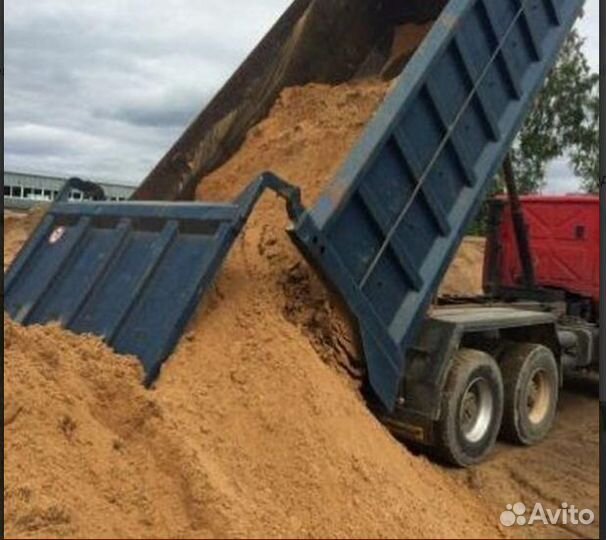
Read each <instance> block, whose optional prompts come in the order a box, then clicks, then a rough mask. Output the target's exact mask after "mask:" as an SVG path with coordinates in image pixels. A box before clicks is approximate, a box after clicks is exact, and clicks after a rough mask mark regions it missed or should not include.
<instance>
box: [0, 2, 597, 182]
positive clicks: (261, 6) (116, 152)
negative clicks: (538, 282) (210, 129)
mask: <svg viewBox="0 0 606 540" xmlns="http://www.w3.org/2000/svg"><path fill="white" fill-rule="evenodd" d="M289 4H290V0H259V1H256V2H252V1H249V0H231V1H229V2H226V1H225V0H85V1H76V0H20V1H11V2H5V3H4V47H5V49H4V70H5V71H4V76H5V80H4V163H5V168H6V169H13V170H23V171H39V172H46V173H54V174H58V175H61V176H68V175H80V176H89V177H93V178H99V179H107V180H116V181H122V182H127V183H134V184H136V183H139V182H140V181H141V180H142V179H143V178H144V177H145V175H146V174H147V173H148V172H149V170H150V169H151V168H152V167H153V166H154V165H155V163H156V162H157V161H158V160H159V159H160V158H161V157H162V155H164V153H165V152H166V150H167V149H168V148H169V147H170V146H171V144H172V143H173V142H174V141H175V140H176V138H177V137H178V136H179V134H180V133H181V132H182V131H183V130H184V128H185V127H186V126H187V124H188V123H189V122H190V121H191V120H192V119H193V117H195V116H196V114H197V113H198V112H199V111H200V110H201V108H202V107H203V105H204V104H205V103H206V102H207V101H208V100H209V99H210V98H211V97H212V96H213V95H214V93H215V92H216V91H217V90H218V89H219V88H220V87H221V85H222V84H223V83H224V82H225V80H226V79H227V78H228V77H229V75H230V74H231V73H232V72H233V71H234V69H235V68H236V67H237V66H238V65H239V64H240V62H241V61H242V60H243V59H244V57H245V56H246V54H248V53H249V52H250V50H251V49H252V48H253V47H254V45H255V44H256V43H257V42H258V41H259V39H260V38H261V37H262V36H263V35H264V34H265V32H266V31H267V30H268V29H269V28H270V26H271V25H272V24H273V22H274V21H275V20H276V18H277V17H278V16H279V15H280V14H281V13H282V12H283V11H284V9H285V8H286V7H287V6H288V5H289ZM598 10H599V0H586V16H585V18H584V19H583V20H582V21H580V23H579V28H580V31H581V33H582V35H583V36H585V37H586V38H587V42H586V51H587V56H588V58H589V61H590V63H591V65H592V67H593V69H594V70H596V71H597V70H598V60H599V56H598V48H599V43H598V40H599V29H598V13H599V11H598ZM574 189H576V182H575V181H574V180H573V179H571V173H570V170H569V168H568V166H567V164H566V162H565V161H564V162H557V163H554V164H553V166H552V167H550V183H549V188H548V191H552V192H553V191H555V192H566V191H573V190H574Z"/></svg>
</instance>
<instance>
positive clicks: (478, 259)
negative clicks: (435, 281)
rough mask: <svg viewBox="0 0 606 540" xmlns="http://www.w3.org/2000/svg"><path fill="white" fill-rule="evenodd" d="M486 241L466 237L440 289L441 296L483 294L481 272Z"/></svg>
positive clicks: (479, 238)
mask: <svg viewBox="0 0 606 540" xmlns="http://www.w3.org/2000/svg"><path fill="white" fill-rule="evenodd" d="M485 247H486V239H485V238H481V237H475V236H467V237H465V239H464V240H463V243H462V244H461V247H460V248H459V251H458V252H457V255H456V257H455V259H454V261H453V262H452V264H451V265H450V268H449V269H448V272H447V273H446V277H445V278H444V281H443V282H442V285H441V287H440V294H441V295H443V296H477V295H481V294H482V293H483V289H482V270H483V268H484V250H485Z"/></svg>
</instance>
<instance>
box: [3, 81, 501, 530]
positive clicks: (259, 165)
mask: <svg viewBox="0 0 606 540" xmlns="http://www.w3.org/2000/svg"><path fill="white" fill-rule="evenodd" d="M386 89H387V86H385V83H378V82H364V83H357V84H353V85H349V86H341V87H335V88H331V87H326V86H320V85H310V86H308V87H305V88H296V89H288V90H286V91H285V92H284V93H283V95H282V97H281V98H280V100H279V101H278V103H277V104H276V106H275V107H274V110H273V111H272V114H271V116H270V118H268V119H267V120H266V121H264V122H262V123H261V124H260V125H259V126H257V128H255V129H253V130H252V132H251V133H250V134H249V137H248V139H247V141H246V143H245V145H244V147H243V148H242V150H241V151H240V152H239V154H238V155H237V156H236V157H235V158H234V159H232V160H231V161H230V162H228V163H227V164H226V165H225V166H224V167H222V168H221V169H219V170H218V171H216V172H215V173H213V174H212V175H211V176H210V177H208V178H206V179H205V180H204V182H203V183H202V185H201V187H200V189H199V196H201V197H204V198H205V199H222V200H226V199H229V198H231V196H233V195H234V194H235V193H237V192H238V191H239V190H240V189H241V188H242V187H244V186H245V185H246V184H247V183H248V182H249V181H250V180H251V179H252V178H253V177H254V176H255V174H257V173H259V172H261V171H263V170H265V169H267V168H271V169H272V170H273V171H274V172H276V173H278V174H281V175H283V176H284V177H285V178H286V179H287V180H289V181H292V182H296V183H298V184H299V185H302V186H304V188H305V189H304V195H305V197H306V199H307V201H308V202H309V201H310V200H313V198H315V197H316V196H317V194H318V193H319V191H320V190H321V189H322V187H323V186H324V185H325V183H326V181H327V180H328V179H329V178H330V177H331V176H332V174H334V172H335V171H336V168H337V167H338V165H339V162H340V161H341V159H342V157H343V155H344V152H345V151H346V150H348V149H349V148H350V146H351V145H352V144H353V142H354V141H355V139H356V138H357V137H358V136H359V134H360V132H361V130H362V128H363V126H364V125H365V123H366V121H367V119H368V118H369V117H370V116H371V115H372V114H373V111H374V110H375V109H376V106H377V105H378V104H379V103H380V101H381V99H382V98H383V95H384V93H385V91H386ZM6 225H7V224H6V221H5V227H6ZM286 225H287V218H286V214H285V212H284V209H283V207H282V202H281V201H279V200H278V199H277V198H276V197H275V196H273V195H268V196H266V197H265V198H264V199H263V200H262V201H261V203H260V204H259V206H258V207H257V209H256V211H255V212H254V213H253V215H252V216H251V219H250V221H249V223H248V225H247V227H246V228H245V230H244V232H243V234H242V235H241V236H240V238H239V239H238V240H237V242H236V244H235V246H234V248H233V250H232V252H231V254H230V256H229V257H228V260H227V262H226V264H225V267H224V269H223V271H222V272H221V274H220V277H219V279H218V281H217V284H216V286H215V288H214V290H213V291H212V292H211V294H210V295H209V297H208V298H207V300H206V301H205V303H204V304H205V305H204V306H203V307H202V308H201V309H200V310H199V313H198V314H197V316H196V317H195V318H194V320H193V321H192V323H191V325H190V328H189V330H188V333H187V334H186V336H185V337H184V338H183V339H182V340H181V343H180V345H179V346H178V349H177V351H176V352H175V353H174V354H173V356H172V357H171V358H170V359H169V361H168V362H167V364H166V365H165V367H164V369H163V373H162V376H161V378H160V380H159V382H158V384H157V386H156V388H155V389H154V390H152V391H149V392H147V391H144V390H143V389H142V388H141V387H140V386H139V384H138V381H139V377H140V373H139V372H138V367H137V366H136V364H135V363H134V362H133V361H132V359H127V358H122V357H119V356H117V355H114V354H112V353H111V352H110V351H109V350H108V349H107V348H105V347H104V346H103V345H102V344H101V343H100V342H99V341H98V340H96V339H94V338H91V337H76V336H73V335H70V334H69V333H68V332H65V331H62V330H60V329H58V328H54V327H47V328H39V327H33V328H27V329H24V328H21V327H17V326H15V325H14V324H13V323H11V322H10V321H7V320H6V317H5V322H4V328H5V330H4V331H5V361H4V370H5V378H4V389H5V394H6V395H7V396H8V399H6V400H5V409H4V418H5V427H4V430H5V438H6V440H7V444H6V446H5V450H4V452H5V454H4V456H5V492H4V493H5V504H4V517H5V534H7V535H9V536H38V537H45V536H49V535H50V536H84V537H87V536H93V535H94V536H99V535H103V536H118V537H123V536H129V537H150V536H153V537H161V536H184V537H187V536H188V537H201V536H208V537H212V536H221V537H223V536H238V537H264V536H270V537H278V536H280V537H411V536H412V537H494V536H496V535H499V531H498V529H497V528H496V527H495V525H494V524H495V522H496V520H495V517H494V515H489V514H487V513H486V510H485V509H484V508H483V507H482V506H481V505H480V504H479V503H478V502H477V501H476V499H475V498H474V496H473V495H472V494H471V492H469V491H468V490H467V489H466V488H461V486H460V484H458V483H456V481H455V480H453V479H450V478H448V477H447V476H446V475H444V474H443V472H442V471H441V470H440V469H439V468H438V467H436V466H434V465H432V464H431V463H429V462H428V461H427V460H426V459H425V458H420V457H414V456H413V455H411V454H410V453H409V452H407V451H406V449H405V448H404V447H403V446H402V445H401V444H399V443H398V442H397V441H395V440H394V439H393V438H392V437H391V435H390V434H389V433H388V432H387V430H386V429H385V428H384V427H383V426H382V425H381V424H380V423H379V422H377V421H376V419H375V418H374V417H373V416H372V415H371V414H370V413H369V411H368V409H367V407H366V405H365V403H364V402H363V401H362V399H361V398H360V397H359V394H358V393H357V392H356V391H355V390H352V388H351V382H350V381H351V378H349V377H343V376H340V375H339V373H338V371H337V370H335V369H334V367H333V365H339V366H345V367H346V368H347V369H348V370H350V371H351V369H352V365H354V364H355V362H354V360H356V359H357V358H359V354H358V352H357V348H356V341H355V335H354V332H353V326H352V324H351V322H350V321H349V320H348V318H347V316H346V314H345V313H344V311H343V310H342V308H341V307H340V306H339V304H338V302H336V301H335V299H334V298H332V297H331V296H330V295H329V293H328V292H327V291H326V289H325V287H324V286H323V285H322V284H321V283H320V282H319V280H318V278H317V277H316V275H315V274H314V273H313V272H312V271H311V270H310V269H309V268H308V266H307V265H306V264H305V263H304V261H303V260H302V259H301V257H300V255H299V253H298V251H296V250H295V248H294V247H293V246H292V245H291V243H290V241H289V240H288V238H287V237H286V234H285V233H284V228H285V227H286ZM5 234H7V231H5ZM8 234H10V232H9V233H8ZM6 260H7V253H6V252H5V261H6Z"/></svg>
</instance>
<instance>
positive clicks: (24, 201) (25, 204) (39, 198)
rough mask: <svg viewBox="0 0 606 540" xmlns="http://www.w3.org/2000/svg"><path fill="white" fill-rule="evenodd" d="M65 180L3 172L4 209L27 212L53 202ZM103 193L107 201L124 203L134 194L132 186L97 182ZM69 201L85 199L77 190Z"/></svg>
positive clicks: (55, 177) (72, 193) (72, 192)
mask: <svg viewBox="0 0 606 540" xmlns="http://www.w3.org/2000/svg"><path fill="white" fill-rule="evenodd" d="M66 180H67V178H61V177H58V176H45V175H41V174H29V173H21V172H14V171H4V208H8V209H14V210H27V209H28V208H31V207H32V206H35V205H37V204H42V203H45V202H50V201H53V200H55V198H56V197H57V195H58V194H59V192H60V191H61V188H63V185H64V184H65V182H66ZM97 183H98V184H99V185H100V186H101V187H102V188H103V190H104V191H105V195H106V196H107V199H108V200H111V201H124V200H126V199H129V198H130V196H131V195H132V194H133V193H134V191H135V187H134V186H132V187H131V186H126V185H121V184H113V183H108V182H97ZM69 199H70V200H71V201H79V200H83V199H86V197H85V195H84V194H83V193H82V192H81V191H78V190H72V191H71V193H70V197H69Z"/></svg>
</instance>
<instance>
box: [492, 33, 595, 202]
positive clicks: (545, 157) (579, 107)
mask: <svg viewBox="0 0 606 540" xmlns="http://www.w3.org/2000/svg"><path fill="white" fill-rule="evenodd" d="M583 42H584V40H583V39H582V38H581V37H580V36H579V34H578V33H577V31H576V30H573V31H572V32H571V33H570V35H569V36H568V39H567V40H566V42H565V44H564V46H563V48H562V51H561V53H560V57H559V60H558V62H557V64H556V66H555V67H554V68H553V70H552V72H551V74H550V76H549V77H548V79H547V81H546V83H545V86H544V88H543V90H542V91H541V93H540V94H539V96H538V98H537V100H536V102H535V106H534V108H533V110H532V112H531V113H530V115H529V116H528V118H527V120H526V122H525V124H524V126H523V127H522V129H521V131H520V133H519V134H518V137H517V138H516V141H515V143H514V145H513V148H512V159H513V165H514V170H515V174H516V180H517V183H518V186H519V189H520V193H532V192H536V191H539V190H540V189H541V188H542V187H544V185H545V182H546V178H545V170H546V167H547V165H548V163H549V162H550V161H552V160H553V159H555V158H557V157H560V156H568V157H569V158H570V161H571V164H572V167H573V170H574V171H575V173H576V174H577V175H579V176H580V177H581V178H582V179H583V182H584V185H585V187H586V188H587V189H593V188H594V187H595V186H597V182H598V173H597V171H598V118H599V117H598V107H599V99H598V81H599V78H598V75H597V74H595V73H592V72H591V68H590V66H589V64H588V62H587V59H586V58H585V55H584V53H583V49H582V47H583ZM497 189H498V190H502V186H499V187H498V188H497Z"/></svg>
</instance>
